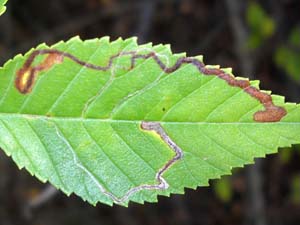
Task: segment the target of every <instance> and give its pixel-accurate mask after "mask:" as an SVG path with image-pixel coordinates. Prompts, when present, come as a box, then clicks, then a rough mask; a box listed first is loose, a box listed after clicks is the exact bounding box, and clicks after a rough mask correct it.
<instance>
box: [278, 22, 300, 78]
mask: <svg viewBox="0 0 300 225" xmlns="http://www.w3.org/2000/svg"><path fill="white" fill-rule="evenodd" d="M275 62H276V64H277V65H278V66H280V67H281V68H282V69H284V70H285V71H286V73H287V75H289V77H290V78H291V79H292V80H294V81H296V82H300V30H299V29H298V28H295V29H293V30H292V32H291V34H290V36H289V39H288V41H287V44H285V45H282V46H280V47H279V48H278V49H277V50H276V54H275Z"/></svg>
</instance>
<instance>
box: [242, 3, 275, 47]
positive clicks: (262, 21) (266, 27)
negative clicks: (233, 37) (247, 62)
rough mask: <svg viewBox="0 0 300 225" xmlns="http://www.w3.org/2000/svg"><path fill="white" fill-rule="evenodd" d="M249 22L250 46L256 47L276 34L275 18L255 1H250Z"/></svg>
mask: <svg viewBox="0 0 300 225" xmlns="http://www.w3.org/2000/svg"><path fill="white" fill-rule="evenodd" d="M246 16H247V23H248V25H249V28H250V35H249V40H248V46H249V48H252V49H255V48H258V47H259V46H261V45H262V43H263V42H264V41H265V40H266V39H268V38H269V37H271V36H272V35H273V34H274V31H275V29H276V24H275V22H274V20H273V19H272V18H271V17H270V16H269V15H268V14H267V13H266V12H265V11H264V9H263V8H262V7H261V6H260V5H259V4H258V3H257V2H255V1H251V2H249V7H248V10H247V15H246Z"/></svg>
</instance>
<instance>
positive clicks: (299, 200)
mask: <svg viewBox="0 0 300 225" xmlns="http://www.w3.org/2000/svg"><path fill="white" fill-rule="evenodd" d="M290 184H291V187H290V188H291V194H290V200H291V201H292V202H293V203H294V204H297V205H300V174H297V175H295V176H294V177H293V178H292V181H291V183H290Z"/></svg>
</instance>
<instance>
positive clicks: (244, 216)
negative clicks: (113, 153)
mask: <svg viewBox="0 0 300 225" xmlns="http://www.w3.org/2000/svg"><path fill="white" fill-rule="evenodd" d="M7 6H8V10H7V12H6V13H5V14H4V15H3V16H2V17H0V64H1V65H2V64H3V63H4V62H5V61H7V60H8V59H9V58H11V57H13V56H14V55H16V54H18V53H24V52H26V51H28V50H29V49H30V48H31V47H34V46H36V45H37V44H39V43H41V42H46V43H47V44H53V43H55V42H57V41H60V40H68V39H69V38H70V37H72V36H75V35H80V37H81V38H82V39H88V38H95V37H102V36H106V35H109V36H111V38H112V39H116V38H117V37H120V36H121V37H124V38H126V37H130V36H138V37H139V42H140V43H145V42H150V41H151V42H153V43H154V44H158V43H170V44H172V49H173V51H174V52H182V51H186V52H187V53H188V55H190V56H194V55H199V54H203V55H204V56H205V62H206V64H220V65H222V67H232V68H234V73H235V74H236V75H239V76H246V77H250V78H251V79H259V80H261V87H262V88H263V89H266V90H273V93H276V94H281V95H285V96H286V99H287V100H288V101H295V102H300V88H299V87H300V1H299V0H264V1H263V0H260V1H259V0H257V1H254V0H248V1H247V0H137V1H134V0H132V1H130V0H123V1H121V0H51V1H41V0H10V1H9V2H8V4H7ZM241 151H242V149H241ZM299 162H300V147H299V146H293V148H292V149H291V148H290V149H281V150H280V152H279V154H275V155H270V156H268V157H267V158H266V159H260V160H256V164H255V165H254V166H253V165H251V166H246V167H245V168H243V169H235V170H234V171H233V176H228V177H223V178H222V179H221V180H216V181H211V182H210V184H211V187H210V188H207V187H205V188H203V187H200V188H198V189H197V190H196V191H194V190H186V194H185V195H183V196H181V195H172V196H171V197H170V198H166V197H160V198H159V203H158V204H149V203H147V204H145V205H138V204H130V207H129V208H123V207H119V206H114V207H108V206H106V205H103V204H98V205H97V207H93V206H90V205H89V204H87V203H85V202H83V201H82V200H81V199H80V198H78V197H76V196H74V195H73V196H71V197H69V198H68V197H66V196H65V195H64V194H62V193H60V192H57V191H55V190H54V189H53V188H52V187H51V186H50V185H49V184H42V183H40V182H39V181H38V180H37V179H36V178H33V177H31V176H30V175H29V174H28V173H27V172H26V171H24V170H22V171H19V170H18V169H17V167H16V165H15V164H14V163H13V162H12V160H11V159H10V158H8V157H6V156H5V155H4V153H3V152H2V151H1V152H0V225H19V224H20V225H27V224H30V225H31V224H33V225H52V224H55V225H77V224H78V225H79V224H85V225H93V224H103V225H113V224H119V225H136V224H143V225H148V224H149V225H150V224H151V225H168V224H172V225H185V224H191V225H193V224H201V225H202V224H203V225H241V224H243V225H244V224H245V225H269V224H270V225H281V224H282V225H298V224H300V163H299ZM199 173H201V171H199Z"/></svg>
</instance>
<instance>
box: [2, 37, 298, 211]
mask: <svg viewBox="0 0 300 225" xmlns="http://www.w3.org/2000/svg"><path fill="white" fill-rule="evenodd" d="M299 130H300V107H299V105H297V104H294V103H284V98H283V97H281V96H276V95H274V96H272V97H271V96H270V95H269V93H268V92H264V91H260V90H259V88H258V82H257V81H248V80H247V79H244V78H235V77H233V75H232V74H231V71H230V69H219V68H218V67H217V66H214V67H213V66H205V65H204V64H203V62H202V57H186V56H185V54H175V55H174V54H172V52H171V50H170V47H169V46H168V45H156V46H152V44H145V45H137V42H136V39H135V38H131V39H126V40H122V39H118V40H116V41H113V42H110V41H109V38H107V37H104V38H101V39H93V40H88V41H81V40H80V39H79V38H78V37H75V38H73V39H71V40H69V41H68V42H59V43H57V44H56V45H54V46H51V47H49V46H47V45H45V44H42V45H40V46H38V47H37V48H36V49H32V50H30V51H29V52H28V53H27V54H26V55H25V56H22V55H17V56H16V57H15V58H14V59H13V60H10V61H8V62H7V63H6V64H5V65H4V67H3V68H1V69H0V147H1V148H2V149H3V150H4V151H5V152H6V154H7V155H9V156H11V157H12V158H13V160H14V161H15V162H16V163H17V165H18V166H19V168H23V167H25V168H26V169H27V170H28V171H29V172H30V173H31V174H32V175H35V176H36V177H37V178H39V179H40V180H41V181H43V182H46V181H49V182H50V183H51V184H53V185H54V186H55V187H57V188H58V189H61V190H62V191H63V192H65V193H66V194H68V195H69V194H71V193H75V194H77V195H79V196H81V197H82V198H83V199H84V200H87V201H88V202H89V203H91V204H96V203H97V202H102V203H105V204H109V205H112V204H113V203H117V204H120V205H127V204H128V202H129V201H134V202H138V203H143V202H145V201H148V202H156V201H157V196H158V195H166V196H168V195H170V193H184V188H193V189H195V188H196V187H197V186H207V185H208V181H209V180H210V179H215V178H220V176H222V175H225V174H230V173H231V169H232V168H233V167H242V166H244V165H245V164H250V163H253V159H254V158H255V157H264V156H265V155H266V154H270V153H275V152H277V149H278V148H279V147H286V146H291V144H296V143H300V132H299Z"/></svg>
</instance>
